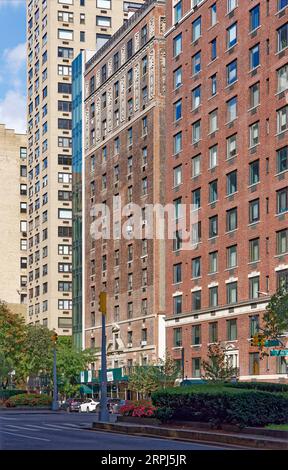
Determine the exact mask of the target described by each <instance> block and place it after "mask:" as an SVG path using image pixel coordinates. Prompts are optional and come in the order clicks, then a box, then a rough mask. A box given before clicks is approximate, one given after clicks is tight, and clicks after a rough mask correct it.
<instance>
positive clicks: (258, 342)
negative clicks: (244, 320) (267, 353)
mask: <svg viewBox="0 0 288 470" xmlns="http://www.w3.org/2000/svg"><path fill="white" fill-rule="evenodd" d="M264 344H265V336H264V335H263V334H262V333H256V334H255V335H254V336H253V337H252V340H251V346H256V347H257V348H262V347H263V346H264Z"/></svg>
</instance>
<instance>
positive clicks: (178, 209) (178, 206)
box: [173, 197, 183, 220]
mask: <svg viewBox="0 0 288 470" xmlns="http://www.w3.org/2000/svg"><path fill="white" fill-rule="evenodd" d="M173 203H174V215H175V219H176V220H178V219H180V218H181V217H183V214H182V210H181V209H182V206H181V204H182V198H181V197H178V198H177V199H174V201H173Z"/></svg>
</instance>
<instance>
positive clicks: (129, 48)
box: [126, 38, 133, 59]
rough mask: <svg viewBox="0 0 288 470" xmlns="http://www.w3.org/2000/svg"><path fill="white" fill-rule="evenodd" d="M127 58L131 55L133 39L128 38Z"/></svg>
mask: <svg viewBox="0 0 288 470" xmlns="http://www.w3.org/2000/svg"><path fill="white" fill-rule="evenodd" d="M126 49H127V59H130V57H132V54H133V39H132V38H131V39H129V41H128V42H127V47H126Z"/></svg>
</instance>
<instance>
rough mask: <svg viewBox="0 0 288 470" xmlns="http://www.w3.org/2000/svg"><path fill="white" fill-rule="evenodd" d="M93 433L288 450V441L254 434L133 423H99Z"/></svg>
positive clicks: (94, 427) (93, 426)
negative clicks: (113, 433) (106, 432)
mask: <svg viewBox="0 0 288 470" xmlns="http://www.w3.org/2000/svg"><path fill="white" fill-rule="evenodd" d="M92 430H93V431H110V432H117V433H124V434H130V435H131V434H132V435H136V436H137V435H141V436H148V437H157V438H159V437H161V438H168V439H173V440H175V439H179V440H181V441H191V442H195V441H197V442H199V441H200V442H205V443H210V444H212V443H213V444H222V445H223V444H225V445H231V446H238V447H241V448H243V449H244V448H246V449H247V448H250V449H254V450H256V449H257V450H259V449H269V450H288V440H287V439H280V438H275V437H267V436H259V435H256V434H255V435H254V434H249V435H247V434H242V433H240V432H239V433H232V432H231V433H228V432H222V431H219V430H217V431H216V430H214V429H213V430H211V431H206V430H205V431H203V430H195V429H193V430H192V429H187V428H186V429H183V428H182V429H179V428H171V427H170V428H167V427H165V426H148V425H137V424H131V423H99V422H94V423H93V425H92Z"/></svg>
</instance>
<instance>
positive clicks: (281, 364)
mask: <svg viewBox="0 0 288 470" xmlns="http://www.w3.org/2000/svg"><path fill="white" fill-rule="evenodd" d="M276 374H287V363H286V360H285V357H276Z"/></svg>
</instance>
